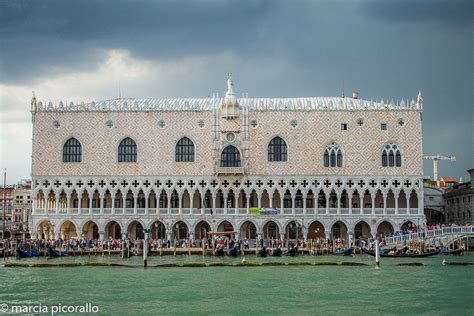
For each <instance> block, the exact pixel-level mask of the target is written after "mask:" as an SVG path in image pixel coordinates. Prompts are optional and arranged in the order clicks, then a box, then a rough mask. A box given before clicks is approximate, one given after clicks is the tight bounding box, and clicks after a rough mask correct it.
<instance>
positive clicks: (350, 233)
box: [347, 232, 354, 247]
mask: <svg viewBox="0 0 474 316" xmlns="http://www.w3.org/2000/svg"><path fill="white" fill-rule="evenodd" d="M347 235H348V236H349V240H348V241H347V242H348V245H349V247H350V246H351V245H352V241H353V240H354V233H353V232H348V234H347Z"/></svg>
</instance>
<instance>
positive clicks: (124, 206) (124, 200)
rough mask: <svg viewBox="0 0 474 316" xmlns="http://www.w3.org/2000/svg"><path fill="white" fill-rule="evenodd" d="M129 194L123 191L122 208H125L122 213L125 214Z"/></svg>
mask: <svg viewBox="0 0 474 316" xmlns="http://www.w3.org/2000/svg"><path fill="white" fill-rule="evenodd" d="M127 195H128V193H125V194H124V193H123V192H122V209H123V212H122V214H125V208H126V207H127Z"/></svg>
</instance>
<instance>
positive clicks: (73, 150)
mask: <svg viewBox="0 0 474 316" xmlns="http://www.w3.org/2000/svg"><path fill="white" fill-rule="evenodd" d="M81 160H82V146H81V143H80V142H79V141H78V140H77V139H75V138H74V137H71V138H69V139H68V140H67V141H66V142H65V143H64V146H63V162H81Z"/></svg>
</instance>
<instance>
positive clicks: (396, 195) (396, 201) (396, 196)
mask: <svg viewBox="0 0 474 316" xmlns="http://www.w3.org/2000/svg"><path fill="white" fill-rule="evenodd" d="M399 196H400V193H399V192H394V193H393V198H394V199H395V215H398V197H399Z"/></svg>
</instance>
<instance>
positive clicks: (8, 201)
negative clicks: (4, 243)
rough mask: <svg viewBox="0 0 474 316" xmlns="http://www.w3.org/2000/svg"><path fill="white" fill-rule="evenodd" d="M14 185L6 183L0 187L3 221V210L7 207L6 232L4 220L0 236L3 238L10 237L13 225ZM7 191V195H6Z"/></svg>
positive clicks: (0, 208) (0, 212)
mask: <svg viewBox="0 0 474 316" xmlns="http://www.w3.org/2000/svg"><path fill="white" fill-rule="evenodd" d="M14 188H15V187H14V186H13V185H5V186H1V187H0V198H1V199H2V203H1V204H0V216H1V219H2V221H3V210H4V209H5V232H4V231H3V226H4V225H3V222H2V224H1V225H0V232H1V234H0V236H1V238H10V236H11V233H10V230H11V227H12V207H13V190H14ZM4 192H5V196H4Z"/></svg>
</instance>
